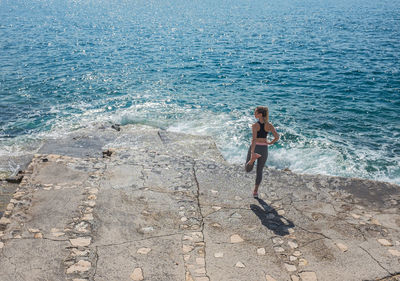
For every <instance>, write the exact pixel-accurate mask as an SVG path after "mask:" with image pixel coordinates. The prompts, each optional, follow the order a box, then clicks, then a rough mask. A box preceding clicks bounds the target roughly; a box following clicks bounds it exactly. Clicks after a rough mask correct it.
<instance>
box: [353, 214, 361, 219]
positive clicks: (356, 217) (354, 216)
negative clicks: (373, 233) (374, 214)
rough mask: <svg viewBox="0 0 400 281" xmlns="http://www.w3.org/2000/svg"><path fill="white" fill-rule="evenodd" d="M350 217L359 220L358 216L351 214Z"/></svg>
mask: <svg viewBox="0 0 400 281" xmlns="http://www.w3.org/2000/svg"><path fill="white" fill-rule="evenodd" d="M351 216H352V217H353V218H355V219H359V218H360V217H361V216H360V215H357V214H351Z"/></svg>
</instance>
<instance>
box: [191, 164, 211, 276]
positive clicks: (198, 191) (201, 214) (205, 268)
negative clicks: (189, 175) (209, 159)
mask: <svg viewBox="0 0 400 281" xmlns="http://www.w3.org/2000/svg"><path fill="white" fill-rule="evenodd" d="M195 166H196V162H195V161H194V162H193V166H192V171H193V177H194V181H195V182H196V186H197V196H196V198H197V206H198V208H199V213H200V216H201V234H202V235H203V243H204V270H205V272H206V273H205V275H206V276H207V278H208V279H209V280H210V276H208V273H207V262H206V257H207V251H206V246H207V245H206V241H205V240H204V216H203V213H202V212H201V205H200V184H199V181H198V180H197V175H196V169H195Z"/></svg>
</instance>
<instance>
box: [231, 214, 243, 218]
mask: <svg viewBox="0 0 400 281" xmlns="http://www.w3.org/2000/svg"><path fill="white" fill-rule="evenodd" d="M231 218H235V219H240V218H242V216H241V215H240V214H238V213H233V214H232V215H231Z"/></svg>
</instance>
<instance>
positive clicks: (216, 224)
mask: <svg viewBox="0 0 400 281" xmlns="http://www.w3.org/2000/svg"><path fill="white" fill-rule="evenodd" d="M211 226H213V227H218V228H220V227H221V225H220V224H219V223H213V224H211Z"/></svg>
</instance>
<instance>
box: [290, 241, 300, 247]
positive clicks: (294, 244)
mask: <svg viewBox="0 0 400 281" xmlns="http://www.w3.org/2000/svg"><path fill="white" fill-rule="evenodd" d="M288 245H289V247H290V248H292V249H296V248H297V247H299V245H298V244H297V243H296V242H293V241H289V242H288Z"/></svg>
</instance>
